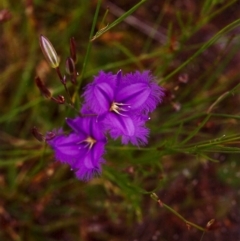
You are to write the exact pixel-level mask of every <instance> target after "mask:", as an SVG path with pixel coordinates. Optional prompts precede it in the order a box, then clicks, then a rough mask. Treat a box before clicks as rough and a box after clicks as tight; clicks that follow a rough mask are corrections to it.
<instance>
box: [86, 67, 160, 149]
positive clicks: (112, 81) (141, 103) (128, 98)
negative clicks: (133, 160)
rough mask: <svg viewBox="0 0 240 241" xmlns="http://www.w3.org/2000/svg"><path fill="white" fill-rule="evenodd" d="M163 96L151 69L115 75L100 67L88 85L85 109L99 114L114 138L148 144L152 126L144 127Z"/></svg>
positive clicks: (100, 120) (136, 143) (125, 141)
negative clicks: (149, 127) (105, 71)
mask: <svg viewBox="0 0 240 241" xmlns="http://www.w3.org/2000/svg"><path fill="white" fill-rule="evenodd" d="M163 96H164V93H163V89H162V88H161V87H159V86H158V85H157V83H156V82H155V79H154V77H153V76H151V75H150V73H149V71H144V72H143V73H140V72H138V71H136V72H135V73H130V74H126V75H125V76H122V73H121V71H119V72H118V73H117V74H116V75H113V74H111V73H104V72H103V71H101V72H100V73H99V75H98V76H96V77H95V78H94V81H93V82H92V83H90V84H88V85H87V87H86V89H85V92H84V94H83V97H84V98H85V102H84V105H83V107H82V113H86V112H88V113H89V111H90V112H92V113H95V114H96V115H98V119H97V120H98V121H99V122H102V123H103V124H104V127H105V129H107V130H108V131H109V133H110V136H111V137H112V138H113V139H116V138H118V137H122V143H123V144H127V143H128V142H131V143H132V144H134V145H139V144H146V143H147V136H148V133H149V130H148V129H147V128H146V127H145V122H146V120H148V119H149V118H148V114H149V113H150V112H151V111H153V110H154V109H155V108H156V106H157V104H158V103H160V102H161V100H162V97H163Z"/></svg>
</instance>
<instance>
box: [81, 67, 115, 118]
mask: <svg viewBox="0 0 240 241" xmlns="http://www.w3.org/2000/svg"><path fill="white" fill-rule="evenodd" d="M115 88H116V75H113V74H111V73H104V72H102V71H101V72H100V73H99V75H98V76H96V77H95V78H94V81H93V83H90V84H88V85H87V86H86V88H85V91H84V94H83V97H84V98H85V102H84V105H85V104H86V105H87V106H88V107H89V108H90V110H92V111H93V112H94V113H96V114H102V113H104V112H106V111H109V109H110V107H111V103H112V101H113V99H114V94H115ZM85 108H86V107H85Z"/></svg>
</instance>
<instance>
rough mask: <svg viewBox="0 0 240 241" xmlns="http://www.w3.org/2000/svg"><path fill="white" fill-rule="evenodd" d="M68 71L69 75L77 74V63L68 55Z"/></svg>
mask: <svg viewBox="0 0 240 241" xmlns="http://www.w3.org/2000/svg"><path fill="white" fill-rule="evenodd" d="M66 71H67V73H68V74H69V75H73V74H75V63H74V61H73V59H72V58H70V57H68V58H67V60H66Z"/></svg>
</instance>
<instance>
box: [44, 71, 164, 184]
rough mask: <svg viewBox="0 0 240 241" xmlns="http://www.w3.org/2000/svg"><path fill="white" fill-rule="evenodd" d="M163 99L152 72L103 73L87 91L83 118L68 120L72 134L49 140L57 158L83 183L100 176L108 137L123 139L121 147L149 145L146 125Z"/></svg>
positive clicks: (59, 135)
mask: <svg viewBox="0 0 240 241" xmlns="http://www.w3.org/2000/svg"><path fill="white" fill-rule="evenodd" d="M163 96H164V92H163V89H162V88H161V87H159V86H158V85H157V83H156V82H155V79H154V77H153V76H151V74H150V73H149V71H145V72H143V73H140V72H138V71H136V72H135V73H129V74H126V75H122V72H121V71H119V72H118V73H117V74H112V73H105V72H103V71H101V72H100V73H99V75H98V76H96V77H95V78H94V81H93V82H92V83H90V84H88V85H87V86H86V88H85V91H84V94H83V97H84V103H83V106H82V108H81V117H77V118H75V119H72V120H71V119H67V124H68V125H69V126H70V127H71V129H72V132H71V133H70V134H69V135H68V136H66V135H64V134H62V133H59V134H56V136H54V137H53V138H51V139H49V140H47V143H48V144H49V145H50V146H51V147H52V148H53V149H54V151H55V157H56V159H57V160H60V161H61V162H63V163H68V164H69V165H70V166H71V168H72V169H74V170H75V172H76V176H77V177H78V178H79V179H81V180H89V179H91V178H92V177H93V176H94V175H95V174H99V173H100V172H101V164H102V163H103V162H104V160H103V158H102V155H103V154H104V150H105V144H106V143H107V139H106V137H105V135H106V134H107V133H109V135H110V136H111V137H112V138H113V139H117V138H118V137H121V139H122V144H124V145H125V144H128V143H129V142H130V143H132V144H133V145H136V146H139V145H144V144H147V137H148V134H149V130H148V129H147V128H146V126H145V123H146V121H147V120H149V117H148V115H149V113H150V112H152V111H153V110H154V109H155V108H156V106H157V104H158V103H160V102H161V101H162V98H163Z"/></svg>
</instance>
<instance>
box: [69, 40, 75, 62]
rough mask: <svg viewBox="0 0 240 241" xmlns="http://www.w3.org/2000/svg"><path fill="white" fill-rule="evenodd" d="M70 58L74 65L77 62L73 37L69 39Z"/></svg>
mask: <svg viewBox="0 0 240 241" xmlns="http://www.w3.org/2000/svg"><path fill="white" fill-rule="evenodd" d="M70 56H71V58H72V59H73V61H74V63H76V62H77V51H76V42H75V39H74V38H73V37H72V38H71V39H70Z"/></svg>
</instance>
